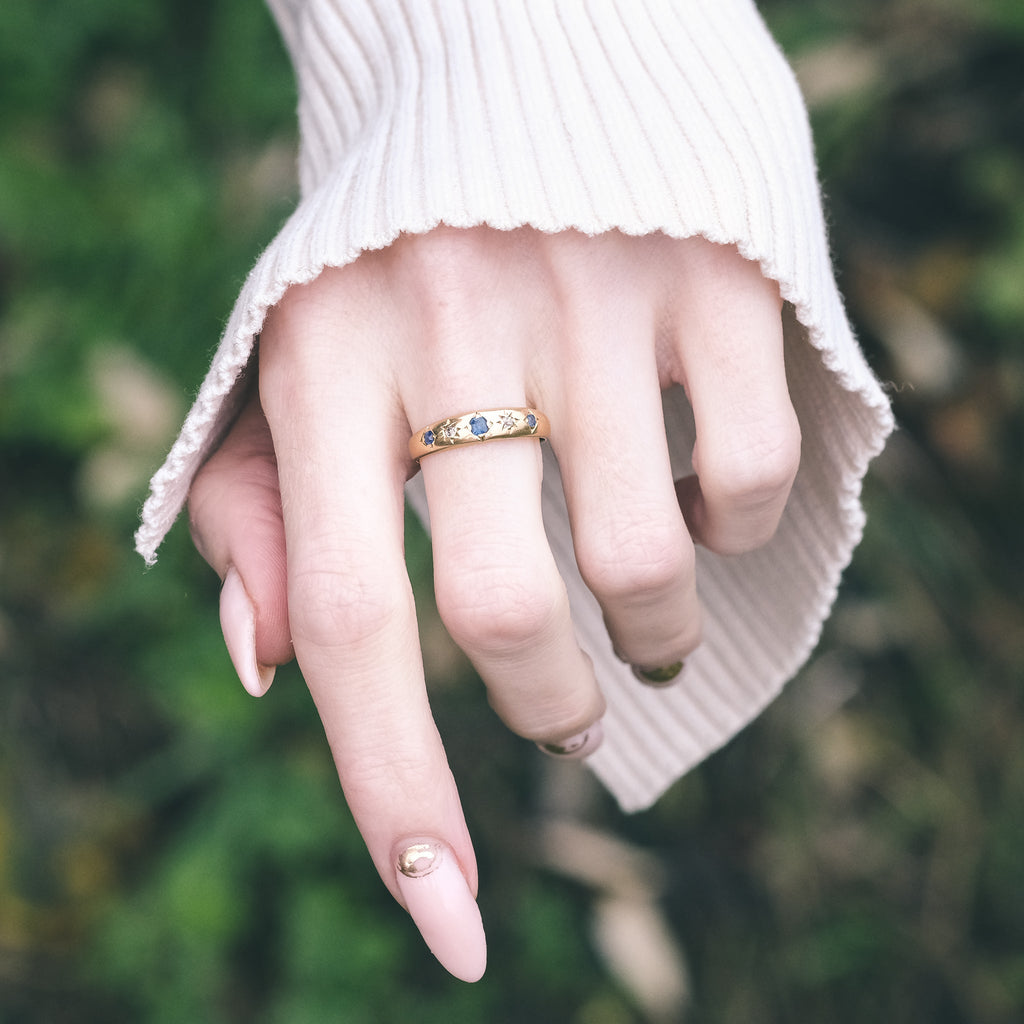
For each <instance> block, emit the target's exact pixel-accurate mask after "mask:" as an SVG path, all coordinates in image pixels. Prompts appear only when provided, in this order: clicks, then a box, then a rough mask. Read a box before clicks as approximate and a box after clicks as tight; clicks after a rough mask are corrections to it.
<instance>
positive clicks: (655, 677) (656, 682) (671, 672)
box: [630, 661, 686, 688]
mask: <svg viewBox="0 0 1024 1024" xmlns="http://www.w3.org/2000/svg"><path fill="white" fill-rule="evenodd" d="M685 664H686V663H685V662H683V661H674V662H673V663H672V664H671V665H664V666H662V667H661V668H644V667H643V666H642V665H631V666H630V667H631V668H632V669H633V675H635V676H636V677H637V679H639V680H640V682H641V683H643V684H644V685H645V686H653V687H655V688H661V687H665V686H671V685H672V684H673V683H674V682H675V681H676V678H677V677H678V676H679V673H680V672H682V671H683V665H685Z"/></svg>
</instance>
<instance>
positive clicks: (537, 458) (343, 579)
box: [189, 228, 800, 980]
mask: <svg viewBox="0 0 1024 1024" xmlns="http://www.w3.org/2000/svg"><path fill="white" fill-rule="evenodd" d="M780 307H781V302H780V298H779V294H778V289H777V287H776V285H775V284H774V283H773V282H771V281H768V280H767V279H765V278H764V277H763V276H762V275H761V273H760V270H759V268H758V267H757V266H756V265H755V264H752V263H748V262H747V261H745V260H743V259H742V258H741V257H740V256H739V255H738V254H737V253H736V251H735V250H734V249H731V248H729V247H722V246H716V245H712V244H711V243H709V242H707V241H705V240H703V239H688V240H673V239H669V238H667V237H664V236H659V235H655V236H646V237H642V238H633V237H627V236H624V235H622V234H619V233H615V232H613V233H609V234H606V235H601V236H598V237H593V238H590V237H585V236H582V235H579V234H575V233H572V232H567V233H562V234H556V235H544V234H541V233H539V232H536V231H533V230H531V229H520V230H517V231H513V232H497V231H493V230H490V229H487V228H477V229H472V230H455V229H448V228H439V229H436V230H435V231H433V232H430V233H428V234H425V235H420V236H406V237H403V238H401V239H400V240H398V241H397V242H396V243H395V244H393V245H392V246H390V247H389V248H387V249H384V250H381V251H376V252H368V253H364V254H363V255H361V256H360V257H359V259H357V260H356V261H355V262H354V263H352V264H350V265H348V266H346V267H343V268H340V269H327V270H325V271H324V272H323V273H321V275H320V276H319V277H318V278H317V279H316V280H315V281H314V282H313V283H311V284H309V285H305V286H296V287H293V288H292V289H290V290H289V291H288V293H287V294H286V295H285V297H284V299H283V300H282V301H281V303H280V304H279V305H278V306H277V307H275V308H274V309H273V310H272V311H271V313H270V315H269V317H268V319H267V321H266V323H265V325H264V329H263V332H262V335H261V339H260V349H259V396H258V398H257V397H256V396H253V398H252V399H251V400H250V402H249V403H248V405H247V406H246V408H245V410H244V412H243V413H242V415H241V417H240V418H239V420H238V421H237V423H236V424H235V426H234V428H233V429H232V431H231V433H230V434H229V436H228V437H227V438H226V440H225V441H224V443H223V445H222V446H221V448H220V449H219V450H218V452H217V453H216V454H215V455H214V456H213V458H211V459H210V461H209V462H208V463H207V464H206V466H205V467H204V468H203V470H202V471H201V473H200V474H199V475H198V477H197V478H196V480H195V483H194V485H193V488H192V493H191V496H190V502H189V505H190V515H191V521H192V529H193V536H194V537H195V540H196V543H197V546H198V548H199V550H200V551H201V552H202V554H203V555H204V557H205V558H206V559H207V561H209V562H210V564H211V565H212V566H213V567H214V568H215V569H216V570H217V572H218V573H219V574H220V575H221V577H222V578H223V579H224V580H225V585H224V590H223V593H222V599H221V611H222V622H223V624H224V632H225V638H226V640H227V644H228V648H229V651H230V652H231V655H232V659H233V661H234V664H235V666H236V668H237V669H238V671H239V675H240V676H241V677H242V679H243V682H244V683H245V684H246V686H247V688H248V689H250V690H251V691H252V692H254V693H261V692H263V691H264V690H265V689H266V686H268V685H269V679H270V678H271V677H272V669H270V668H266V667H264V666H272V665H274V664H277V663H280V662H283V661H285V660H287V659H288V658H289V657H290V656H291V651H292V648H293V646H294V653H295V656H296V657H297V658H298V661H299V664H300V667H301V668H302V671H303V674H304V676H305V679H306V682H307V684H308V686H309V689H310V692H311V693H312V695H313V697H314V700H315V702H316V705H317V708H318V710H319V713H320V716H321V718H322V720H323V723H324V728H325V731H326V733H327V737H328V740H329V742H330V745H331V749H332V751H333V753H334V758H335V762H336V764H337V768H338V773H339V776H340V778H341V782H342V786H343V788H344V791H345V796H346V799H347V800H348V803H349V805H350V807H351V810H352V813H353V815H354V817H355V820H356V822H357V824H358V826H359V828H360V830H361V832H362V834H363V836H364V838H365V840H366V844H367V847H368V848H369V851H370V854H371V856H372V857H373V860H374V863H375V864H376V866H377V870H378V871H379V872H380V875H381V878H382V879H383V880H384V883H385V885H387V886H388V888H389V889H390V890H391V892H392V894H393V895H394V896H395V898H396V899H398V900H399V901H400V902H401V903H403V905H405V906H406V907H407V909H408V910H409V911H410V913H411V914H412V916H413V919H414V920H415V921H416V924H417V925H418V927H419V928H420V930H421V932H422V933H423V935H424V938H425V939H426V941H427V943H428V945H430V947H431V949H432V950H433V951H434V953H435V955H437V957H438V959H440V960H441V962H442V963H443V964H444V965H445V966H446V967H447V968H448V969H449V970H450V971H452V973H454V974H456V975H457V976H459V977H463V978H466V979H467V980H473V979H475V978H477V977H479V976H480V975H481V974H482V972H483V967H484V955H485V954H484V940H483V932H482V928H481V925H480V918H479V912H478V911H477V909H476V904H475V902H474V895H475V892H476V885H477V877H476V867H475V861H474V856H473V850H472V845H471V843H470V839H469V836H468V833H467V829H466V825H465V822H464V819H463V816H462V811H461V807H460V804H459V798H458V794H457V792H456V788H455V783H454V781H453V779H452V777H451V773H450V772H449V770H448V766H447V762H446V759H445V754H444V750H443V748H442V745H441V742H440V739H439V737H438V734H437V731H436V729H435V727H434V723H433V719H432V717H431V714H430V708H429V706H428V703H427V698H426V691H425V686H424V679H423V669H422V663H421V658H420V651H419V645H418V641H417V630H416V619H415V611H414V606H413V597H412V592H411V588H410V584H409V580H408V576H407V574H406V571H405V565H404V557H403V487H404V484H405V482H406V480H407V478H408V476H409V475H410V474H411V473H413V472H415V470H416V465H415V464H414V463H412V462H411V461H410V458H409V455H408V451H407V442H408V439H409V436H410V435H411V433H412V432H413V431H414V430H417V429H420V428H422V427H424V426H426V425H427V424H430V423H432V422H435V421H437V420H440V419H443V418H444V417H446V416H449V415H455V414H459V413H464V412H467V411H469V410H473V409H486V408H492V407H502V406H534V407H536V408H538V409H541V410H542V411H543V412H545V413H546V414H547V416H548V417H549V418H550V421H551V434H550V443H551V445H552V447H553V448H554V451H555V453H556V454H557V456H558V459H559V464H560V468H561V472H562V476H563V483H564V488H565V493H566V498H567V502H568V507H569V513H570V520H571V526H572V531H573V539H574V546H575V552H576V557H577V561H578V563H579V567H580V570H581V573H582V575H583V578H584V579H585V580H586V582H587V584H588V586H589V587H590V588H591V589H592V591H593V592H594V594H595V595H596V596H597V597H598V599H599V601H600V603H601V606H602V608H603V611H604V615H605V619H606V622H607V625H608V629H609V632H610V634H611V636H612V639H613V641H614V643H615V646H616V649H617V651H618V652H620V654H621V656H622V657H623V658H625V659H626V660H628V661H629V662H631V663H633V664H635V665H638V666H646V667H652V666H662V665H668V664H671V663H672V662H675V661H678V660H680V659H682V658H684V657H685V656H686V655H687V654H688V653H689V652H690V651H691V650H692V649H693V648H694V647H695V645H696V644H697V643H698V641H699V632H700V609H699V605H698V600H697V590H696V581H695V577H694V549H693V544H694V542H695V541H696V542H698V543H701V544H704V545H706V546H708V547H709V548H711V549H713V550H715V551H717V552H720V553H726V554H728V553H737V552H741V551H746V550H750V549H752V548H754V547H757V546H759V545H760V544H762V543H764V542H765V541H766V540H768V539H769V538H770V537H771V535H772V534H773V532H774V531H775V529H776V526H777V525H778V522H779V518H780V516H781V514H782V510H783V508H784V506H785V502H786V499H787V496H788V494H789V489H790V487H791V485H792V481H793V478H794V476H795V474H796V470H797V464H798V461H799V446H800V435H799V427H798V424H797V420H796V416H795V413H794V411H793V408H792V405H791V403H790V400H789V393H788V388H787V383H786V375H785V368H784V365H783V346H782V324H781V317H780ZM673 384H681V385H682V386H683V387H685V388H686V390H687V393H688V395H689V397H690V401H691V404H692V406H693V410H694V416H695V421H696V426H697V443H696V448H695V451H694V453H693V465H694V469H695V474H696V475H695V477H693V478H691V479H686V480H683V481H680V482H679V484H678V485H674V483H673V480H672V474H671V470H670V465H669V455H668V446H667V442H666V438H665V430H664V424H663V422H662V414H661V401H660V391H661V390H662V389H664V388H667V387H669V386H671V385H673ZM421 470H422V473H423V477H424V483H425V486H426V492H427V500H428V503H429V507H430V512H431V528H432V536H433V545H434V561H435V586H436V596H437V604H438V609H439V611H440V614H441V616H442V618H443V620H444V622H445V624H446V626H447V627H448V629H449V631H450V632H451V634H452V636H453V637H454V639H455V640H456V642H458V643H459V644H460V646H461V647H462V648H463V649H464V650H465V651H466V653H467V654H468V656H469V657H470V659H471V660H472V661H473V663H474V665H475V666H476V668H477V669H478V671H479V673H480V675H481V677H482V678H483V680H484V682H485V683H486V685H487V688H488V692H489V697H490V700H491V703H492V704H493V706H494V707H495V709H496V710H497V712H498V713H499V715H501V717H502V718H503V719H504V721H505V722H506V723H507V724H508V725H509V727H510V728H512V729H513V730H514V731H515V732H517V733H519V734H520V735H522V736H524V737H527V738H529V739H532V740H535V741H537V742H539V743H542V744H548V745H556V746H560V745H572V744H571V743H570V741H571V740H572V739H573V738H574V737H580V736H581V734H586V733H589V734H590V736H591V739H590V740H589V741H588V743H587V745H586V748H585V749H592V747H593V743H594V741H593V737H594V736H595V735H596V734H597V733H599V729H598V728H597V723H599V720H600V718H601V715H602V712H603V702H602V698H601V693H600V690H599V687H598V684H597V681H596V680H595V679H594V676H593V672H592V670H591V666H590V663H589V660H588V659H587V657H586V656H585V655H584V654H583V653H582V652H581V651H580V650H579V647H578V645H577V643H576V639H575V635H574V632H573V625H572V622H571V619H570V614H569V605H568V600H567V596H566V591H565V587H564V585H563V583H562V581H561V579H560V577H559V575H558V573H557V570H556V568H555V563H554V560H553V558H552V555H551V552H550V550H549V549H548V546H547V542H546V540H545V535H544V531H543V527H542V524H541V513H540V480H541V454H540V448H539V445H538V443H537V441H536V440H533V439H526V438H523V439H515V440H503V441H501V442H500V443H493V444H491V443H485V444H479V445H471V446H464V447H459V448H455V449H452V450H449V451H444V452H438V453H435V454H431V455H429V456H427V457H425V458H424V459H423V460H422V465H421ZM680 508H681V509H682V514H680ZM286 549H287V560H286V558H285V550H286ZM638 685H639V684H638ZM407 851H412V852H407ZM403 868H404V871H403V870H402V869H403ZM429 868H434V870H427V869H429Z"/></svg>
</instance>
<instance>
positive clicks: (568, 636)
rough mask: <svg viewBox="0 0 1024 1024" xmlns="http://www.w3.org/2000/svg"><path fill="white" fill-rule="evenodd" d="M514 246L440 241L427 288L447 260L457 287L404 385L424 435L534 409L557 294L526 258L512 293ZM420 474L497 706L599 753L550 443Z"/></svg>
mask: <svg viewBox="0 0 1024 1024" xmlns="http://www.w3.org/2000/svg"><path fill="white" fill-rule="evenodd" d="M512 241H513V243H514V242H516V241H517V240H515V239H514V240H512ZM518 241H522V242H523V243H524V244H528V242H529V239H528V238H522V237H521V238H520V239H518ZM439 243H440V244H439ZM510 244H512V243H510V242H509V240H508V239H507V237H505V236H502V235H499V234H495V233H493V232H490V233H480V232H460V233H457V234H455V235H452V236H449V237H447V238H443V237H442V238H437V237H435V238H433V239H431V243H430V254H431V261H430V264H429V267H428V269H429V271H430V272H431V281H430V288H433V287H434V281H435V280H436V279H437V277H438V275H437V269H438V264H439V261H440V262H443V267H444V273H443V274H442V275H441V280H445V281H450V282H452V283H453V284H454V285H455V287H452V288H450V289H449V290H448V292H447V294H446V299H447V301H446V302H444V303H443V304H438V303H437V302H436V301H434V302H430V301H429V300H428V299H427V298H426V297H424V301H422V302H421V303H420V308H424V309H428V310H430V315H429V317H428V318H425V319H424V320H423V322H422V325H421V337H420V338H419V339H418V341H419V343H418V344H417V345H415V346H413V347H412V350H413V351H417V352H419V353H421V358H420V360H419V364H418V365H417V367H416V368H415V370H414V371H411V372H409V371H407V373H406V374H405V375H404V377H403V378H402V380H403V385H404V386H403V401H404V405H405V408H406V410H407V414H408V417H409V420H410V422H411V424H412V426H413V427H416V428H420V427H424V426H426V425H428V424H430V423H434V422H437V421H439V420H442V419H444V418H446V417H449V416H458V415H461V414H463V413H465V412H466V411H467V410H472V409H474V408H476V409H482V410H483V411H484V412H485V413H486V414H490V413H489V410H492V409H499V408H501V407H522V406H526V405H528V404H529V403H528V402H527V397H528V396H527V393H526V390H525V386H524V374H525V364H526V362H527V360H528V358H529V356H530V355H531V354H532V349H533V340H532V339H533V338H534V337H536V335H537V334H538V328H537V325H538V324H543V323H546V322H549V320H550V319H551V309H550V304H551V298H550V294H549V293H550V291H551V289H550V287H549V284H548V283H547V281H546V279H543V278H541V277H533V276H531V271H532V269H533V268H535V263H534V261H533V260H532V259H531V260H526V261H516V263H515V265H516V273H517V274H518V275H519V277H518V279H517V284H518V287H517V288H515V289H510V288H508V286H507V278H508V276H509V274H510V273H512V270H511V269H510V256H509V246H510ZM418 248H419V247H418V246H417V244H416V243H412V244H411V245H410V246H409V247H408V249H407V251H406V259H407V262H408V263H409V264H410V265H411V267H412V268H413V269H411V270H410V274H411V276H413V277H414V278H415V277H416V276H417V274H418V269H417V268H418V261H419V259H420V253H419V252H418ZM429 294H432V292H431V293H429ZM484 419H486V415H485V416H484ZM420 467H421V471H422V473H423V478H424V483H425V487H426V494H427V503H428V506H429V509H430V523H431V534H432V541H433V550H434V565H435V570H434V585H435V591H436V597H437V605H438V611H439V613H440V615H441V617H442V620H443V621H444V623H445V625H446V626H447V628H448V630H449V632H450V633H451V635H452V637H453V638H454V639H455V641H456V642H457V643H458V644H459V646H460V647H461V648H462V649H463V650H464V651H465V652H466V654H467V655H468V656H469V658H470V660H471V661H472V662H473V664H474V666H475V667H476V669H477V671H478V672H479V673H480V676H481V678H482V679H483V680H484V682H485V683H486V685H487V689H488V695H489V699H490V702H491V704H492V706H493V707H494V708H495V710H496V711H497V713H498V714H499V715H500V716H501V718H502V719H503V720H504V721H505V723H506V724H507V725H508V726H509V727H510V728H511V729H512V730H513V731H515V732H517V733H519V734H520V735H522V736H525V737H527V738H529V739H533V740H535V741H537V742H540V743H542V744H545V745H547V747H548V748H549V752H559V753H561V752H564V751H567V750H574V751H575V752H576V753H577V754H578V755H581V754H585V753H588V752H590V751H591V750H592V749H593V748H594V746H595V745H596V743H597V742H598V740H599V733H598V732H597V731H596V730H593V731H592V728H593V726H594V724H595V722H597V720H598V719H599V718H600V717H601V715H602V714H603V713H604V701H603V699H602V697H601V695H600V692H599V690H598V687H597V683H596V680H595V679H594V674H593V669H592V666H591V664H590V662H589V659H588V658H587V657H586V656H585V655H584V654H583V652H582V651H581V650H580V648H579V644H578V642H577V639H576V635H575V630H574V628H573V624H572V618H571V613H570V609H569V600H568V595H567V593H566V589H565V584H564V582H563V581H562V579H561V576H560V575H559V572H558V569H557V566H556V564H555V560H554V557H553V556H552V554H551V550H550V547H549V545H548V542H547V538H546V535H545V533H544V526H543V521H542V517H541V473H542V469H541V453H540V448H539V443H538V442H537V441H536V440H534V439H530V438H516V439H503V440H484V441H482V442H480V443H474V444H472V445H469V446H460V447H456V448H452V449H448V450H444V451H438V452H434V453H431V454H428V455H426V456H425V457H424V458H423V459H422V460H421V464H420ZM584 733H586V734H587V742H585V743H584V742H582V741H581V734H584Z"/></svg>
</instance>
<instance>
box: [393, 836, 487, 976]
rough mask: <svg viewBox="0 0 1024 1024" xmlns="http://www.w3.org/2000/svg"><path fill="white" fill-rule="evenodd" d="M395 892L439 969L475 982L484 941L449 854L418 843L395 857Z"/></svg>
mask: <svg viewBox="0 0 1024 1024" xmlns="http://www.w3.org/2000/svg"><path fill="white" fill-rule="evenodd" d="M395 866H396V868H397V869H398V874H397V879H398V891H399V892H400V893H401V894H402V899H403V900H404V901H405V906H406V909H407V910H408V911H409V914H410V915H411V916H412V919H413V921H414V922H415V923H416V927H417V928H419V930H420V935H422V936H423V941H424V942H426V944H427V946H428V948H429V949H430V952H431V953H433V954H434V956H436V957H437V959H438V960H439V961H440V963H441V966H442V967H444V968H445V970H447V971H448V972H449V973H450V974H453V975H454V976H455V977H456V978H459V979H460V980H461V981H479V980H480V978H482V977H483V973H484V968H485V967H486V966H487V940H486V939H485V938H484V925H483V921H482V920H481V919H480V908H479V907H478V906H477V904H476V900H474V899H473V894H472V893H471V892H470V891H469V886H468V885H467V883H466V878H465V876H464V875H463V874H462V871H461V870H460V868H459V864H458V861H457V860H456V859H455V854H453V853H452V851H451V850H450V849H449V848H448V847H447V846H445V845H444V844H443V843H439V842H436V841H434V840H424V841H422V842H417V843H412V844H411V845H409V846H407V847H405V848H404V849H403V850H402V851H401V853H399V855H398V857H397V860H396V863H395Z"/></svg>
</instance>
